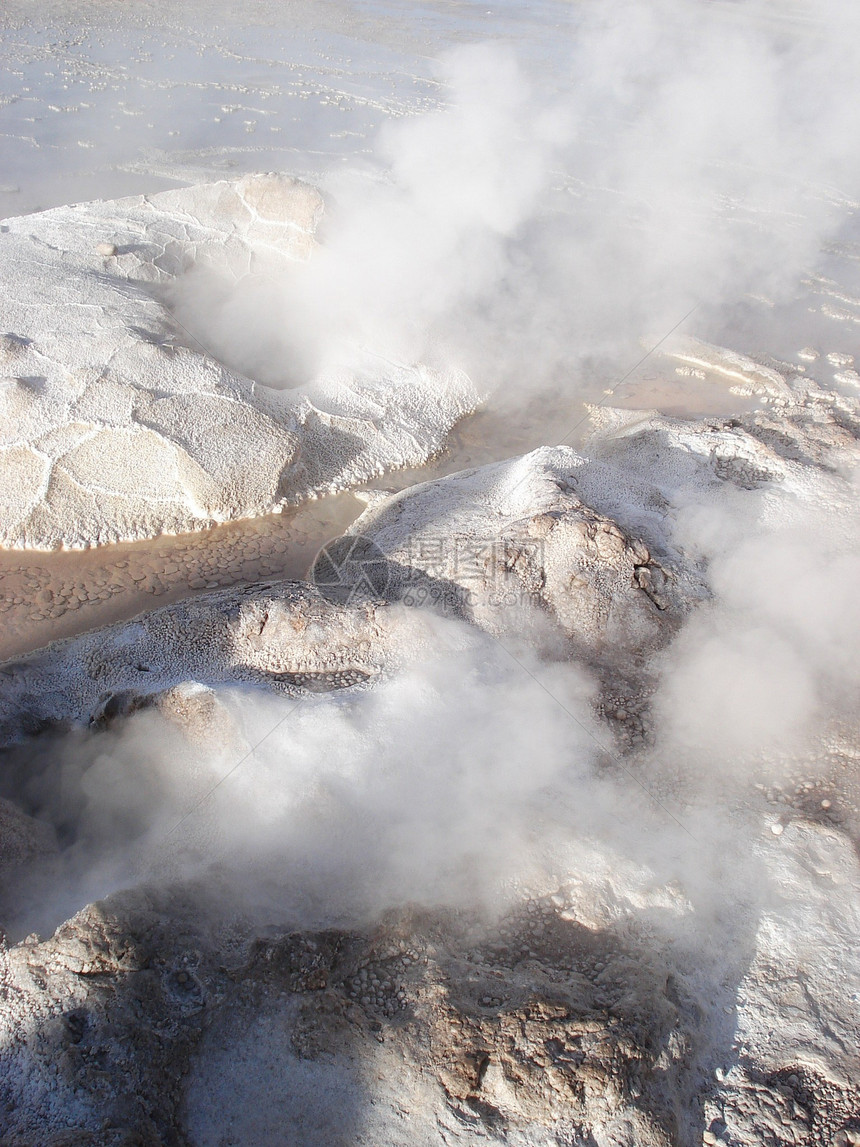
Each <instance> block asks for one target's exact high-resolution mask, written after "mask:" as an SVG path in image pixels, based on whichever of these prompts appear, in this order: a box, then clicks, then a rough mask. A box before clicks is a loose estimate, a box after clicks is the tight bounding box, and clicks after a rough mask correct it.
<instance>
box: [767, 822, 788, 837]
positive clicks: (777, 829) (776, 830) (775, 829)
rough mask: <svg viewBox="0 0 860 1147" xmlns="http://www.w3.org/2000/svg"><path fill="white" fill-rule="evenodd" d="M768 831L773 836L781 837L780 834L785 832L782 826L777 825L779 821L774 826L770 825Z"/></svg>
mask: <svg viewBox="0 0 860 1147" xmlns="http://www.w3.org/2000/svg"><path fill="white" fill-rule="evenodd" d="M770 831H771V832H772V833H773V835H774V836H782V834H783V832H784V831H785V830H784V826H783V825H781V824H780V823H779V821H777V822H776V824H772V825H771V826H770Z"/></svg>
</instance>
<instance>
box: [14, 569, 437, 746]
mask: <svg viewBox="0 0 860 1147" xmlns="http://www.w3.org/2000/svg"><path fill="white" fill-rule="evenodd" d="M421 628H422V627H421V620H420V618H419V617H418V616H417V615H416V614H414V613H410V612H408V611H406V610H402V609H392V608H390V607H387V606H386V603H384V602H367V603H363V604H356V605H348V606H345V605H341V604H339V603H337V602H332V601H329V600H327V599H326V598H324V597H322V596H321V595H320V594H319V593H318V592H317V591H316V590H315V589H314V588H313V587H312V586H309V585H307V584H305V583H302V582H276V583H269V584H262V585H253V586H248V587H245V588H244V589H241V590H236V589H233V590H229V591H222V592H218V593H209V594H203V595H201V596H200V597H198V598H195V599H194V600H192V601H185V602H178V603H176V604H174V605H169V606H165V607H163V608H162V609H157V610H153V611H152V612H151V613H145V614H141V616H140V617H138V618H135V619H134V620H133V621H130V622H120V623H118V624H116V625H113V626H108V627H106V628H105V629H98V630H94V631H93V632H91V633H88V634H84V635H82V636H81V637H76V638H71V639H69V640H67V641H63V642H56V643H55V644H54V645H52V646H48V647H47V648H46V649H45V650H44V651H40V652H39V653H36V654H34V655H33V656H31V657H27V658H21V659H19V660H18V661H11V662H6V663H5V665H4V666H3V667H2V668H0V678H2V682H3V690H2V701H0V742H2V741H6V740H16V739H18V738H19V737H20V736H22V735H25V734H26V733H27V732H35V731H37V730H38V729H40V728H43V727H45V726H48V725H51V724H55V723H58V722H63V721H73V722H84V723H89V722H93V721H96V722H98V721H102V720H111V719H112V718H113V717H117V716H120V715H122V714H123V713H128V712H130V711H133V710H134V709H135V708H139V707H140V706H141V705H144V704H152V703H155V700H156V699H157V698H158V696H159V695H160V694H164V693H167V692H169V691H171V690H174V689H176V688H177V687H178V686H181V685H183V684H184V683H186V682H194V683H196V684H197V685H202V686H204V687H209V686H217V685H227V684H230V683H238V682H244V683H248V684H255V685H259V686H263V687H267V688H270V689H274V690H276V691H278V692H285V693H288V694H289V693H298V692H300V691H302V690H304V689H311V690H320V689H336V688H344V687H346V686H350V685H360V684H363V683H365V682H367V681H369V680H370V679H372V678H373V677H374V676H376V675H377V674H379V673H381V672H382V671H383V670H384V669H386V668H388V667H391V666H393V665H395V664H396V663H397V661H398V659H399V658H400V657H402V655H403V651H404V650H405V649H406V648H407V647H408V646H409V645H410V643H413V642H418V644H417V645H414V646H413V649H417V648H420V632H421Z"/></svg>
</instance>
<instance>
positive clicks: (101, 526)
mask: <svg viewBox="0 0 860 1147" xmlns="http://www.w3.org/2000/svg"><path fill="white" fill-rule="evenodd" d="M322 211H323V202H322V199H321V197H320V195H319V193H318V192H317V191H315V190H314V189H313V188H311V187H309V186H308V185H306V184H303V183H300V182H299V181H297V180H293V179H289V178H287V177H284V176H280V175H259V176H247V177H245V178H244V179H241V180H238V181H234V182H223V181H222V182H218V183H213V184H206V185H202V186H199V187H191V188H186V189H182V190H178V191H166V192H162V193H161V194H158V195H153V196H149V197H147V196H140V197H136V198H130V199H121V200H115V201H112V202H95V203H89V204H81V205H77V206H73V207H62V208H57V209H55V210H53V211H46V212H43V213H42V214H40V215H35V216H24V217H21V218H18V219H10V220H7V221H6V222H5V224H4V225H3V228H2V232H0V270H2V273H0V280H2V288H0V290H2V294H0V307H2V313H3V320H2V331H0V466H2V469H3V473H4V483H3V491H2V493H0V545H3V546H8V547H20V548H37V549H52V548H55V547H57V546H66V547H70V548H81V547H87V546H91V545H99V544H104V543H108V542H115V541H131V540H135V539H138V538H145V537H153V536H156V535H158V534H162V533H180V532H186V531H191V530H197V529H201V528H205V527H207V526H210V525H213V524H215V523H218V522H225V521H232V520H236V519H240V518H248V517H253V516H256V515H259V514H264V513H270V512H272V511H273V510H276V509H278V508H279V507H281V506H284V505H291V504H296V503H298V502H301V501H304V500H306V499H308V498H312V497H316V496H318V495H320V494H323V493H327V492H333V491H337V490H343V489H347V488H350V487H352V486H355V485H358V484H361V483H362V482H365V481H367V480H369V479H370V478H372V477H375V476H377V475H379V474H381V473H384V472H385V471H387V470H390V469H395V468H397V467H400V466H414V465H420V464H422V463H423V462H425V461H426V460H427V458H428V457H430V456H431V455H432V454H433V453H435V452H436V451H438V450H439V449H440V447H441V446H442V444H443V442H444V439H445V435H446V434H447V431H448V430H449V429H450V427H451V426H452V425H453V424H454V423H455V422H456V421H457V420H458V419H459V418H460V417H462V416H463V415H464V414H466V413H468V412H469V411H470V410H472V409H473V408H474V406H475V404H476V395H475V392H474V390H473V388H472V386H471V384H470V383H469V380H468V379H467V378H466V377H465V376H464V375H463V374H461V373H458V372H451V373H440V372H438V371H433V370H430V369H428V368H425V367H423V366H420V365H406V364H399V363H392V362H389V361H386V360H384V359H382V358H380V357H377V356H375V355H373V354H370V353H363V354H362V355H360V356H357V358H356V360H355V361H354V362H352V363H350V364H349V366H348V367H345V368H343V369H341V370H338V371H337V372H336V373H333V374H332V375H331V377H328V378H325V379H321V380H319V385H318V387H317V388H316V389H317V391H318V393H316V392H313V393H312V392H311V391H310V390H309V389H304V390H303V389H296V390H292V391H275V390H270V389H268V388H266V387H263V386H260V385H259V384H256V383H254V382H253V381H252V380H250V379H247V378H244V377H242V376H241V375H239V374H236V373H235V372H233V371H231V370H230V369H228V368H227V367H225V366H224V365H222V364H221V363H219V362H218V361H216V360H215V359H214V358H212V357H211V356H209V355H208V354H206V353H204V352H203V350H202V348H201V347H200V346H199V344H197V343H196V342H195V341H194V339H193V337H192V336H189V335H187V332H185V331H183V330H182V329H181V328H180V327H179V326H177V324H176V323H174V322H173V321H172V319H171V316H170V315H169V313H168V312H167V311H166V309H165V308H164V306H163V305H162V303H161V302H160V301H159V297H158V295H159V292H160V291H161V290H162V289H163V288H164V287H165V286H167V285H169V284H170V283H171V282H172V281H173V280H175V278H176V276H177V275H180V274H182V273H183V271H185V270H187V269H188V268H189V267H190V266H193V265H194V264H195V262H196V261H197V260H198V259H200V258H201V257H205V258H206V259H207V260H210V261H211V260H213V259H214V260H217V261H220V260H222V259H223V260H226V261H232V262H233V263H236V262H239V263H240V264H242V265H244V264H245V263H247V265H248V266H249V267H252V266H253V267H257V266H259V265H260V264H261V263H265V265H266V266H267V267H270V266H275V267H277V266H278V265H280V266H283V265H285V263H288V262H290V261H293V260H296V259H305V258H308V257H309V255H310V253H311V251H312V249H313V247H314V244H315V240H314V230H315V228H316V225H317V222H318V220H319V218H320V216H321V213H322ZM107 251H112V252H113V253H111V254H105V253H103V252H107Z"/></svg>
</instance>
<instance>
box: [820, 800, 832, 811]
mask: <svg viewBox="0 0 860 1147" xmlns="http://www.w3.org/2000/svg"><path fill="white" fill-rule="evenodd" d="M830 804H831V802H830V801H829V800H823V801H822V802H821V807H822V808H823V809H828V808H830Z"/></svg>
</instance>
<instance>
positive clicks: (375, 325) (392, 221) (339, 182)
mask: <svg viewBox="0 0 860 1147" xmlns="http://www.w3.org/2000/svg"><path fill="white" fill-rule="evenodd" d="M568 20H569V23H568V24H567V25H566V26H565V27H564V30H563V34H562V35H560V36H559V38H558V43H557V45H556V46H555V55H554V58H553V59H552V60H551V61H548V63H547V69H546V73H545V74H544V75H540V76H539V75H536V74H534V69H533V68H532V70H531V71H527V70H526V69H525V67H524V65H522V64H520V63H518V62H517V59H516V58H515V55H514V53H513V50H512V49H510V48H508V47H504V46H501V45H499V44H492V45H469V46H464V47H461V48H457V49H454V50H452V51H450V52H448V53H447V54H446V55H445V56H444V57H443V58H442V59H441V60H440V62H439V65H438V68H439V75H440V79H441V80H442V82H443V85H444V90H445V91H446V92H447V95H448V102H447V104H446V106H445V107H443V108H441V109H440V110H438V111H435V112H431V113H429V114H426V115H422V116H416V117H409V118H405V119H402V120H394V121H391V122H389V123H387V124H386V125H385V126H384V127H383V129H382V130H381V132H380V134H379V136H378V139H377V142H376V148H375V153H374V155H373V159H372V162H369V163H368V165H367V168H366V169H365V170H364V171H361V172H359V171H356V170H355V169H353V170H351V171H350V172H348V173H345V174H340V175H337V176H332V177H330V179H329V191H330V193H331V198H332V207H331V210H330V213H329V217H328V219H327V221H326V224H325V228H324V233H323V245H322V247H321V249H320V250H318V251H317V252H316V253H315V255H314V256H313V258H312V259H311V260H310V262H309V263H308V264H306V265H297V266H296V267H294V268H292V269H291V270H289V271H288V272H281V273H274V274H272V273H270V272H268V271H263V270H259V269H258V270H251V271H250V272H249V271H248V270H247V268H244V269H242V270H241V271H240V270H238V269H234V271H233V272H231V273H229V274H226V275H225V274H224V272H223V271H222V272H214V271H212V270H211V269H210V270H208V271H207V269H206V268H205V267H198V268H197V269H196V270H195V272H193V273H192V274H191V275H189V276H188V277H187V278H186V279H185V280H183V281H180V283H179V284H178V285H177V289H176V291H175V297H174V309H175V312H176V314H177V316H178V317H179V319H180V321H181V322H182V323H183V324H184V325H185V326H186V327H188V329H189V330H191V331H192V333H193V334H194V335H195V336H196V337H198V338H199V339H200V340H201V341H202V342H203V343H204V344H205V345H207V346H209V347H211V348H213V349H214V350H216V352H218V353H219V354H220V355H221V356H222V357H226V358H227V359H228V361H230V362H232V363H233V364H234V365H236V366H238V367H240V368H242V369H244V370H246V372H247V373H248V374H250V375H251V376H252V377H255V378H257V379H259V380H260V381H263V382H265V383H267V384H269V385H296V384H297V383H299V382H305V381H308V380H309V379H310V378H312V377H313V376H314V375H316V374H318V373H319V372H321V371H324V370H325V369H326V368H327V367H329V366H331V365H332V364H333V363H337V362H340V361H342V360H343V359H344V358H348V357H349V355H350V353H351V348H353V347H354V346H355V345H356V344H361V345H364V346H367V347H369V348H370V349H373V350H377V351H379V352H380V353H382V354H388V355H391V356H393V357H399V358H402V359H405V360H407V361H410V360H414V359H416V358H430V359H433V358H434V357H442V358H444V359H447V360H451V359H454V360H455V361H456V365H458V366H461V367H464V368H465V369H467V370H468V371H470V372H471V373H472V374H473V376H474V377H475V378H476V381H478V382H479V383H480V384H481V385H482V386H485V387H486V388H487V389H494V388H499V387H501V388H502V390H503V391H504V390H505V389H515V390H521V389H522V388H523V387H525V388H526V389H527V390H531V391H532V392H533V391H534V389H535V388H540V387H545V386H547V385H549V384H550V383H554V384H558V383H559V382H560V381H564V383H565V384H566V385H567V386H568V388H570V387H571V386H575V384H576V382H577V376H578V373H579V372H580V371H581V369H582V368H583V366H584V365H585V364H586V363H588V362H589V361H590V360H593V359H598V360H609V361H610V362H615V361H617V360H618V358H619V356H623V355H624V354H625V353H629V351H630V349H631V348H632V347H634V346H635V344H636V342H637V340H638V339H640V338H643V337H650V336H651V335H652V334H654V333H656V334H657V335H658V336H659V335H661V334H663V333H665V331H666V330H668V329H669V328H670V327H671V326H672V325H673V324H675V323H676V322H678V320H679V319H680V318H681V317H682V316H683V315H684V314H686V312H687V311H688V310H689V308H690V307H691V306H692V305H693V304H694V303H699V304H701V305H703V306H704V307H705V308H706V309H707V312H708V313H709V314H711V313H713V314H714V316H715V317H718V316H719V311H720V308H721V307H722V306H724V305H726V304H735V303H736V302H737V301H738V300H741V299H742V298H743V297H744V295H745V293H747V292H753V293H755V294H757V295H767V296H769V297H772V298H776V299H780V298H785V297H788V296H789V295H790V294H791V292H792V291H794V290H795V289H796V284H797V276H798V274H799V272H801V271H803V270H805V269H807V268H808V264H809V263H810V262H813V261H814V260H815V259H816V257H817V255H818V251H819V248H820V245H821V243H822V240H823V239H824V238H825V237H826V236H828V235H830V234H832V233H834V232H836V231H837V230H838V229H839V228H840V227H841V226H843V225H844V224H845V222H846V220H847V219H848V218H849V217H850V214H851V210H852V203H853V200H852V191H853V189H854V188H856V186H857V182H858V179H857V177H858V171H860V160H858V157H857V152H856V149H855V148H853V147H851V146H850V141H851V140H852V139H853V138H854V137H855V136H856V133H857V128H858V107H860V98H858V97H860V76H858V73H857V69H856V67H855V64H854V60H853V58H852V51H851V45H852V43H853V36H852V30H855V31H856V26H857V15H856V13H854V11H853V9H852V8H851V7H850V6H849V5H847V4H844V3H831V2H829V0H817V2H811V3H808V4H806V5H802V6H799V7H798V8H797V9H796V10H794V11H793V12H792V13H790V14H787V13H784V12H781V11H779V10H778V9H777V8H776V7H775V6H774V5H770V4H766V3H747V4H744V5H741V6H729V5H722V4H713V3H704V2H702V0H663V2H661V3H658V4H653V3H647V4H646V3H643V2H642V0H627V2H623V3H621V4H613V5H611V6H609V7H608V8H607V7H606V6H605V5H598V4H583V5H576V6H572V7H571V9H570V11H569V13H568Z"/></svg>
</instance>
